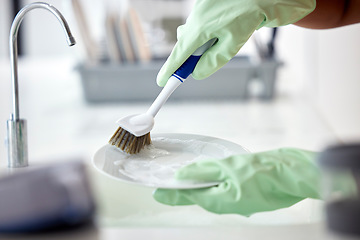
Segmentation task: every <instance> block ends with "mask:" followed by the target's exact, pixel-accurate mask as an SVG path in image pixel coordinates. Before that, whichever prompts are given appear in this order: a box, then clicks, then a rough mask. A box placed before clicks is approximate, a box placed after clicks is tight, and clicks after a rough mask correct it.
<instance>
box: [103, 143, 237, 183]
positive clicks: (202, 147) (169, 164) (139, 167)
mask: <svg viewBox="0 0 360 240" xmlns="http://www.w3.org/2000/svg"><path fill="white" fill-rule="evenodd" d="M233 154H234V152H233V151H231V150H230V149H228V148H227V147H225V146H223V145H220V144H217V143H209V142H204V141H201V140H195V139H194V140H193V139H191V140H180V139H170V138H165V137H157V138H153V139H152V144H151V145H149V146H146V147H145V148H144V149H143V150H142V151H141V152H140V153H138V154H133V155H130V154H127V153H125V152H123V151H121V150H120V149H118V148H116V147H113V146H111V147H109V148H108V149H107V151H106V158H107V159H112V161H113V164H114V165H115V166H116V167H117V168H118V171H119V173H120V174H122V175H124V176H126V177H128V178H131V179H133V180H134V181H137V182H147V183H149V182H150V183H152V184H154V185H156V184H162V183H164V182H171V181H174V174H175V171H176V170H178V169H179V168H181V167H183V166H186V165H189V164H191V163H193V162H196V161H199V160H201V159H209V158H224V157H227V156H230V155H233Z"/></svg>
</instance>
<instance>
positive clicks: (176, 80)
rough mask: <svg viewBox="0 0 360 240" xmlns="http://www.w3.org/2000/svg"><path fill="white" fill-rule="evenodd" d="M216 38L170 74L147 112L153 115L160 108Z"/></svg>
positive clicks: (197, 50)
mask: <svg viewBox="0 0 360 240" xmlns="http://www.w3.org/2000/svg"><path fill="white" fill-rule="evenodd" d="M215 41H216V38H214V39H211V40H209V41H208V42H206V43H205V44H204V45H202V46H201V47H199V48H198V49H196V50H195V52H194V53H193V54H192V55H191V56H190V57H189V58H188V59H186V61H185V62H184V63H183V64H182V65H181V66H180V67H179V68H178V69H177V70H176V71H175V72H174V73H173V74H172V75H171V77H170V78H169V80H168V81H167V83H166V85H165V87H164V88H163V90H162V91H161V92H160V94H159V95H158V97H157V98H156V99H155V101H154V102H153V104H152V105H151V106H150V108H149V110H148V111H147V114H150V115H151V116H153V117H155V116H156V114H157V113H158V112H159V110H160V108H161V107H162V106H163V105H164V103H165V102H166V101H167V100H168V98H169V97H170V95H171V94H172V93H173V92H174V91H175V89H176V88H177V87H178V86H180V84H181V83H183V82H184V81H185V80H186V78H187V77H188V76H189V75H190V74H191V73H192V72H193V71H194V69H195V66H196V64H197V63H198V62H199V60H200V58H201V56H202V55H203V54H204V53H205V52H206V51H207V50H208V49H209V48H210V47H211V46H212V45H213V44H214V43H215Z"/></svg>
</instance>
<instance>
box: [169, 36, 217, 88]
mask: <svg viewBox="0 0 360 240" xmlns="http://www.w3.org/2000/svg"><path fill="white" fill-rule="evenodd" d="M215 41H216V39H215V38H214V39H211V40H209V41H208V42H206V43H205V44H204V45H202V46H201V47H199V48H198V49H196V50H195V52H194V53H193V54H192V55H191V56H190V57H189V58H188V59H186V61H185V62H184V63H183V64H182V65H181V66H180V67H179V68H178V69H177V70H176V71H175V73H174V74H173V75H172V76H174V77H176V78H177V79H179V80H180V81H181V82H183V81H184V80H185V79H186V78H187V77H188V76H189V75H190V74H191V73H192V72H193V71H194V69H195V66H196V64H197V63H198V62H199V60H200V58H201V56H202V55H203V54H204V53H205V52H206V50H208V49H209V48H210V47H211V46H212V45H213V44H214V43H215Z"/></svg>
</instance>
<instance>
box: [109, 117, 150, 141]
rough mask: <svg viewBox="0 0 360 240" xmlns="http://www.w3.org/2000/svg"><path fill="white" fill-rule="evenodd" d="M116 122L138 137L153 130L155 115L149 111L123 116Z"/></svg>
mask: <svg viewBox="0 0 360 240" xmlns="http://www.w3.org/2000/svg"><path fill="white" fill-rule="evenodd" d="M116 123H117V124H118V125H119V127H121V128H123V129H125V130H127V131H128V132H130V133H131V134H133V135H135V136H136V137H140V136H143V135H145V134H147V133H149V132H150V131H151V130H152V128H153V127H154V117H153V116H151V115H150V114H147V113H143V114H136V115H130V116H127V117H124V118H121V119H119V120H117V121H116Z"/></svg>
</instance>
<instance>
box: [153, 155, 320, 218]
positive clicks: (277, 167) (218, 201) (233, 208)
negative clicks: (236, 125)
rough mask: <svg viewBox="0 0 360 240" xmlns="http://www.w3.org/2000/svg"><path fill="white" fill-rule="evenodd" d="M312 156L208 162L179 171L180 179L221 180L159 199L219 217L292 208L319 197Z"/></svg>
mask: <svg viewBox="0 0 360 240" xmlns="http://www.w3.org/2000/svg"><path fill="white" fill-rule="evenodd" d="M315 155H316V154H315V153H313V152H309V151H305V150H300V149H294V148H281V149H278V150H273V151H268V152H261V153H255V154H244V155H236V156H232V157H228V158H225V159H221V160H216V159H212V160H204V161H199V162H196V163H193V164H191V165H188V166H185V167H183V168H181V169H179V170H178V171H177V172H176V178H177V179H179V180H206V181H221V183H220V184H219V185H218V186H215V187H210V188H202V189H186V190H167V189H157V190H156V191H155V192H154V198H155V199H156V200H157V201H158V202H160V203H164V204H167V205H192V204H197V205H199V206H201V207H203V208H204V209H206V210H208V211H210V212H214V213H237V214H241V215H244V216H249V215H251V214H253V213H257V212H263V211H271V210H276V209H280V208H285V207H289V206H291V205H293V204H295V203H297V202H299V201H301V200H303V199H305V198H320V193H319V192H320V190H319V185H320V171H319V169H318V168H317V166H316V163H315V157H316V156H315Z"/></svg>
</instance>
